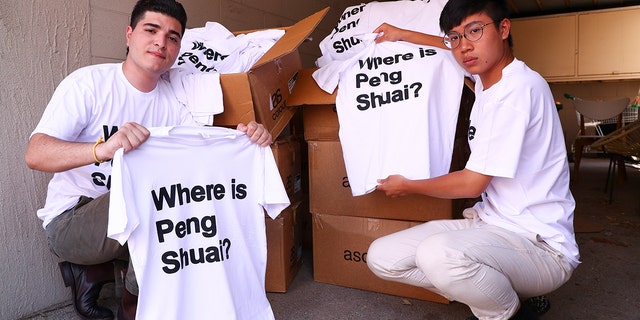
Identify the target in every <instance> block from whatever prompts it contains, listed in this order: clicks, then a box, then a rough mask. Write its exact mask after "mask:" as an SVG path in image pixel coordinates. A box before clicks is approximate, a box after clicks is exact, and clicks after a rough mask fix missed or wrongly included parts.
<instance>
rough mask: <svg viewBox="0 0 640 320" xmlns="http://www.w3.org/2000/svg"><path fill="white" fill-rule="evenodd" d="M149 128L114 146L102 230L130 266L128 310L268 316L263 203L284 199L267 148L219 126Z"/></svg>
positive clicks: (154, 315)
mask: <svg viewBox="0 0 640 320" xmlns="http://www.w3.org/2000/svg"><path fill="white" fill-rule="evenodd" d="M151 131H152V134H151V137H150V138H149V139H148V140H147V141H146V142H145V143H144V144H142V145H141V146H140V147H138V148H136V149H135V150H132V151H130V152H128V153H126V154H124V155H123V152H122V149H120V150H119V151H118V152H117V153H116V156H115V157H114V159H113V173H112V186H111V195H110V203H109V228H108V236H109V237H111V238H113V239H116V240H118V241H119V242H120V243H122V244H124V243H125V242H126V243H127V244H128V246H129V252H130V255H131V261H132V263H133V267H134V269H135V270H136V278H137V281H138V285H139V288H140V293H139V297H138V309H137V313H136V317H137V318H138V319H194V320H196V319H247V320H254V319H273V318H274V316H273V312H272V310H271V306H270V304H269V301H268V300H267V297H266V292H265V286H264V281H265V271H266V261H267V243H266V233H265V223H264V212H265V211H266V212H267V214H268V215H269V216H270V217H272V218H275V217H276V216H277V215H278V214H279V213H280V211H282V210H283V209H284V208H286V207H287V206H288V205H289V199H288V197H287V194H286V191H285V189H284V186H283V184H282V179H281V178H280V175H279V173H278V169H277V167H276V164H275V160H274V157H273V154H272V153H271V148H269V147H261V146H259V145H257V144H255V143H252V142H251V141H250V140H249V138H248V137H247V136H246V135H245V134H244V133H242V132H240V131H236V130H232V129H226V128H215V127H214V128H197V127H174V128H153V129H152V130H151ZM160 306H161V307H160Z"/></svg>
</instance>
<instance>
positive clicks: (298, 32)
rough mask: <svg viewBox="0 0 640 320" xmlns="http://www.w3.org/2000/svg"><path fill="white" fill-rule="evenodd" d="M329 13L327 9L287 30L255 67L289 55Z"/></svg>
mask: <svg viewBox="0 0 640 320" xmlns="http://www.w3.org/2000/svg"><path fill="white" fill-rule="evenodd" d="M327 11H329V7H326V8H324V9H322V10H320V11H318V12H316V13H314V14H312V15H310V16H308V17H306V18H304V19H302V20H300V21H298V23H296V24H294V25H293V26H291V27H288V28H286V29H285V34H284V35H283V36H282V38H280V40H278V42H276V43H275V44H274V45H273V47H271V49H269V51H267V52H266V53H265V54H264V55H263V56H262V58H260V60H258V62H256V63H255V64H254V65H253V67H256V66H259V65H262V64H264V63H266V62H269V61H271V60H274V59H276V58H278V57H280V56H282V55H284V54H287V53H289V52H291V51H293V50H295V49H296V48H298V46H299V45H300V44H301V43H302V42H303V41H304V40H305V39H306V38H307V37H308V36H309V35H310V34H311V32H313V30H314V29H315V28H316V27H317V26H318V23H320V21H321V20H322V18H324V16H325V15H326V14H327Z"/></svg>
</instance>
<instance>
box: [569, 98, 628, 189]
mask: <svg viewBox="0 0 640 320" xmlns="http://www.w3.org/2000/svg"><path fill="white" fill-rule="evenodd" d="M565 97H567V98H569V99H570V100H571V101H573V105H574V106H575V107H576V112H577V115H578V125H579V127H578V134H577V136H576V139H575V141H574V143H573V147H574V160H573V173H574V174H573V176H574V180H576V181H577V180H578V172H579V169H580V160H581V158H582V153H583V151H584V148H585V147H587V146H590V145H591V144H593V143H594V142H595V141H596V140H598V139H599V138H601V137H602V135H599V134H597V132H596V128H595V126H597V125H598V124H599V123H600V121H603V120H607V119H611V118H617V126H616V128H620V127H622V112H623V111H624V109H625V108H626V107H627V106H628V105H629V101H630V99H629V98H628V97H625V98H620V99H616V100H609V101H593V100H584V99H581V98H578V97H574V96H572V95H570V94H567V93H565Z"/></svg>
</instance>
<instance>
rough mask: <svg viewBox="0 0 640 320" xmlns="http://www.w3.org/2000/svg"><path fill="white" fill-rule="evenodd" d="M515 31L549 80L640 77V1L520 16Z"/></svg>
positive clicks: (524, 55)
mask: <svg viewBox="0 0 640 320" xmlns="http://www.w3.org/2000/svg"><path fill="white" fill-rule="evenodd" d="M511 34H512V37H513V41H514V54H515V55H516V57H517V58H518V59H520V60H522V61H524V62H526V63H527V65H529V66H530V67H531V68H532V69H534V70H536V71H538V72H539V73H540V74H541V75H542V76H543V77H544V78H545V79H547V81H549V82H560V81H583V80H616V79H637V78H640V40H637V39H640V36H638V35H639V34H640V6H633V7H625V8H620V9H607V10H597V11H586V12H578V13H571V14H560V15H550V16H544V17H534V18H522V19H514V20H513V22H512V26H511Z"/></svg>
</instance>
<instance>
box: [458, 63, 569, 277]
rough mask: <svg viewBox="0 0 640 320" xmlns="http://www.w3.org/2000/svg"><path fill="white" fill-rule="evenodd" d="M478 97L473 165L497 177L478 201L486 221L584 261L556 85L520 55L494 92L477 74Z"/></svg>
mask: <svg viewBox="0 0 640 320" xmlns="http://www.w3.org/2000/svg"><path fill="white" fill-rule="evenodd" d="M475 94H476V100H475V103H474V105H473V110H472V111H471V124H470V127H469V146H470V148H471V156H470V158H469V161H468V162H467V165H466V168H467V169H469V170H471V171H474V172H479V173H482V174H485V175H490V176H494V178H493V179H492V180H491V183H490V184H489V186H488V187H487V189H486V191H485V192H484V193H483V195H482V202H479V203H477V204H476V206H475V208H476V209H477V210H478V212H479V216H480V218H481V219H482V220H484V221H486V222H487V223H489V224H491V225H496V226H499V227H502V228H505V229H508V230H512V231H514V232H519V233H525V234H529V235H532V236H533V237H534V238H536V237H537V238H539V239H541V240H544V241H546V242H547V243H548V244H549V245H550V246H552V247H553V248H555V249H556V250H559V251H560V252H562V253H563V254H564V255H565V256H566V257H567V258H568V259H569V260H570V261H571V262H572V263H573V265H574V266H576V265H577V264H578V263H579V258H580V256H579V252H578V245H577V243H576V241H575V234H574V230H573V213H574V208H575V201H574V199H573V196H572V195H571V191H570V190H569V165H568V162H567V155H566V148H565V144H564V135H563V133H562V126H561V124H560V119H559V117H558V113H557V110H556V107H555V103H554V99H553V96H552V94H551V90H549V86H548V84H547V83H546V82H545V80H544V79H543V78H542V77H541V76H540V75H539V74H538V73H536V72H535V71H533V70H531V69H529V68H528V67H527V66H526V65H525V64H524V63H523V62H522V61H519V60H517V59H515V60H514V61H513V62H512V63H511V64H509V65H508V66H507V67H506V68H504V69H503V70H502V79H501V80H500V81H499V82H498V83H496V84H494V85H493V86H491V87H490V88H489V89H486V90H485V89H484V88H483V86H482V81H480V79H479V77H476V88H475Z"/></svg>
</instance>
